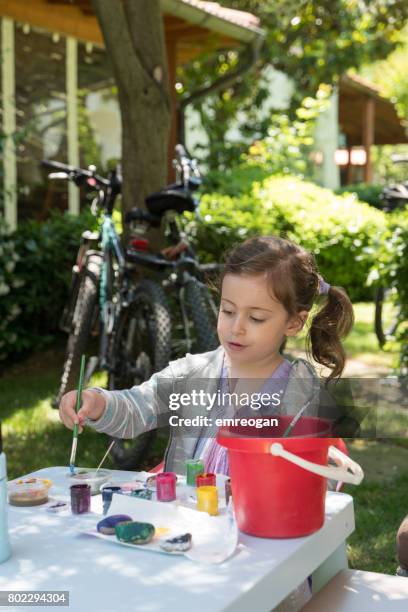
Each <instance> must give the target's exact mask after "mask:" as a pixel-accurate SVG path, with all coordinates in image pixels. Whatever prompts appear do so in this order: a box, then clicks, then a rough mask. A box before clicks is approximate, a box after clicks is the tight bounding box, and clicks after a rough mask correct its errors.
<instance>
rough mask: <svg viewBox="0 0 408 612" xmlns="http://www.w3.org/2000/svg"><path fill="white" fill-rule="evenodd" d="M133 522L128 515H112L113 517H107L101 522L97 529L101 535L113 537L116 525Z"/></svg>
mask: <svg viewBox="0 0 408 612" xmlns="http://www.w3.org/2000/svg"><path fill="white" fill-rule="evenodd" d="M131 522H132V518H131V517H130V516H128V515H127V514H112V516H107V517H106V518H104V519H102V520H101V521H99V523H98V524H97V526H96V529H97V530H98V531H99V533H103V534H104V535H113V534H114V533H115V527H116V525H121V524H122V523H131Z"/></svg>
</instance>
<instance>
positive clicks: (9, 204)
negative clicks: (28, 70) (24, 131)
mask: <svg viewBox="0 0 408 612" xmlns="http://www.w3.org/2000/svg"><path fill="white" fill-rule="evenodd" d="M1 56H2V62H1V72H2V90H3V91H2V93H3V133H4V136H5V140H4V149H3V171H4V176H3V189H4V219H5V222H6V225H7V229H8V230H10V231H14V230H15V229H17V158H16V145H15V142H14V134H15V132H16V102H15V99H16V92H15V65H14V22H13V21H12V20H11V19H2V20H1Z"/></svg>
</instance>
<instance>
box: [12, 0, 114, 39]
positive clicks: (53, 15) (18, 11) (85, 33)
mask: <svg viewBox="0 0 408 612" xmlns="http://www.w3.org/2000/svg"><path fill="white" fill-rule="evenodd" d="M0 16H5V17H10V18H11V19H15V20H16V21H20V22H22V23H29V24H30V25H32V26H34V27H38V28H43V29H45V30H49V31H50V32H59V33H60V34H64V35H65V36H72V37H73V38H77V39H78V40H83V41H85V42H92V43H94V44H96V45H99V46H103V36H102V32H101V30H100V28H99V25H98V21H97V19H96V17H95V16H92V15H84V13H83V12H82V11H81V9H80V7H78V6H75V5H73V4H70V5H66V4H49V3H48V2H46V1H45V0H29V2H21V1H20V0H0Z"/></svg>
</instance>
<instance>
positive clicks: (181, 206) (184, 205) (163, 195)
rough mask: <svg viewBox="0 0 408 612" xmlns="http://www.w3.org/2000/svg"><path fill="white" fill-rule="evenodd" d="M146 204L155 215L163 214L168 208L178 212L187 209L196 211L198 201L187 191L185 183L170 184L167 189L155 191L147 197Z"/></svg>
mask: <svg viewBox="0 0 408 612" xmlns="http://www.w3.org/2000/svg"><path fill="white" fill-rule="evenodd" d="M146 206H147V209H148V211H149V212H150V213H152V214H153V215H163V214H164V213H165V212H166V211H167V210H175V211H176V212H177V213H180V214H181V213H182V212H184V211H186V210H188V211H191V212H192V211H194V210H195V209H196V208H197V202H196V200H195V199H194V198H193V196H192V195H191V193H189V192H188V191H186V189H185V187H184V185H183V184H181V183H180V184H174V185H169V186H168V187H166V188H165V189H162V190H161V191H158V192H156V193H153V194H152V195H150V196H147V198H146Z"/></svg>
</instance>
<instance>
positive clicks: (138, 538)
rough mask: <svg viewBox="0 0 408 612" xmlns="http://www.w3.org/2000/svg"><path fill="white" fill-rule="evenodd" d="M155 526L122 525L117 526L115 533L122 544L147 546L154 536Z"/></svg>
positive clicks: (142, 524) (149, 524) (134, 522)
mask: <svg viewBox="0 0 408 612" xmlns="http://www.w3.org/2000/svg"><path fill="white" fill-rule="evenodd" d="M154 531H155V530H154V526H153V525H152V524H151V523H138V522H136V521H132V522H131V523H122V524H121V525H116V527H115V533H116V537H117V538H118V540H119V541H120V542H127V543H129V544H147V543H148V542H150V540H151V539H152V538H153V536H154Z"/></svg>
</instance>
